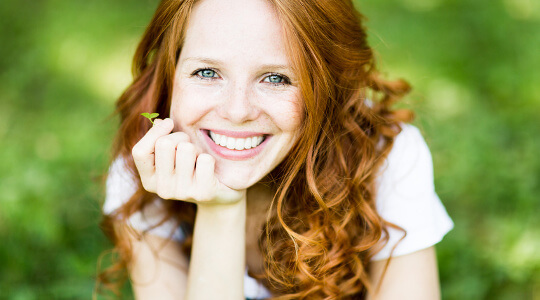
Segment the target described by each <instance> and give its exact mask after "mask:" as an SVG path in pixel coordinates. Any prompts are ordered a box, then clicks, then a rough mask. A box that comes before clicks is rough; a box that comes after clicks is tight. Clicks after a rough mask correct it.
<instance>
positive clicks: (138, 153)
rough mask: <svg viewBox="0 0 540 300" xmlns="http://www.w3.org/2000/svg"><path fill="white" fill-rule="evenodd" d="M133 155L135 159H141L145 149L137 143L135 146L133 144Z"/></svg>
mask: <svg viewBox="0 0 540 300" xmlns="http://www.w3.org/2000/svg"><path fill="white" fill-rule="evenodd" d="M131 155H132V156H133V158H135V159H140V158H142V157H144V153H143V151H142V149H141V146H140V145H139V144H136V145H135V146H133V148H132V149H131Z"/></svg>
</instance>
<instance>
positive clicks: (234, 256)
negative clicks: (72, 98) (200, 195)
mask: <svg viewBox="0 0 540 300" xmlns="http://www.w3.org/2000/svg"><path fill="white" fill-rule="evenodd" d="M245 224H246V198H245V196H244V197H243V199H242V200H240V201H239V202H236V203H233V204H226V205H199V206H198V208H197V217H196V220H195V228H194V232H193V236H194V238H193V246H192V250H191V261H190V266H189V279H188V287H187V291H186V298H185V299H187V300H196V299H243V297H244V295H243V294H244V289H243V287H244V272H245V231H246V229H245V226H246V225H245Z"/></svg>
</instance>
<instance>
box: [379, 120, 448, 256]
mask: <svg viewBox="0 0 540 300" xmlns="http://www.w3.org/2000/svg"><path fill="white" fill-rule="evenodd" d="M380 172H381V173H380V176H379V177H378V182H377V185H378V186H377V187H378V189H377V198H376V206H377V211H378V213H379V215H380V216H381V217H382V218H383V219H384V220H386V221H388V222H390V223H393V224H395V225H397V226H399V227H401V228H403V229H404V230H405V231H406V236H405V237H404V238H403V236H404V233H403V232H402V231H400V230H397V229H394V228H391V227H388V228H387V229H388V235H389V240H388V243H387V244H386V245H385V246H384V247H383V248H382V249H381V250H380V251H379V252H377V253H376V254H375V256H374V257H373V258H372V260H382V259H387V258H389V257H390V255H392V256H400V255H405V254H409V253H412V252H415V251H418V250H422V249H425V248H428V247H431V246H433V245H435V244H436V243H438V242H439V241H441V240H442V238H443V237H444V235H445V234H446V233H448V232H449V231H450V230H451V229H452V228H453V226H454V223H453V222H452V220H451V219H450V217H449V216H448V214H447V212H446V210H445V208H444V206H443V205H442V203H441V200H440V199H439V197H438V196H437V194H436V193H435V187H434V183H433V163H432V159H431V154H430V152H429V149H428V147H427V145H426V142H425V141H424V138H423V137H422V135H421V134H420V131H419V130H418V129H417V128H416V127H414V126H412V125H409V124H404V125H403V130H402V131H401V133H400V134H399V135H398V136H397V137H396V140H395V142H394V146H393V148H392V150H391V151H390V153H389V155H388V157H387V159H386V161H385V163H384V164H383V166H382V167H381V170H380ZM401 238H403V239H402V240H401ZM400 240H401V241H400ZM396 244H397V246H396ZM394 246H395V249H394ZM392 249H394V251H393V252H392Z"/></svg>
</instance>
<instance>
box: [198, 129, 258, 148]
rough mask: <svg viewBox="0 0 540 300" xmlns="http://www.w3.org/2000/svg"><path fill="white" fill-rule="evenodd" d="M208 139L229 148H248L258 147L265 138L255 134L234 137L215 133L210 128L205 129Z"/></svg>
mask: <svg viewBox="0 0 540 300" xmlns="http://www.w3.org/2000/svg"><path fill="white" fill-rule="evenodd" d="M207 134H208V136H209V137H210V139H211V140H212V141H213V142H214V143H215V144H216V145H218V146H221V147H224V148H227V149H231V150H248V149H253V148H256V147H258V146H259V145H260V144H261V143H262V142H263V141H264V140H265V139H266V136H265V135H257V136H252V137H248V138H234V137H230V136H226V135H222V134H217V133H215V132H213V131H211V130H208V131H207Z"/></svg>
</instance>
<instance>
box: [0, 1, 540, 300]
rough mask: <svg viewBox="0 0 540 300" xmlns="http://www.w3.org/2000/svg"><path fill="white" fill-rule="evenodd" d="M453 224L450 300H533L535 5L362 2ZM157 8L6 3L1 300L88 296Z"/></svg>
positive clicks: (145, 4) (442, 253) (537, 152)
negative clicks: (129, 91)
mask: <svg viewBox="0 0 540 300" xmlns="http://www.w3.org/2000/svg"><path fill="white" fill-rule="evenodd" d="M356 3H357V4H358V6H359V7H360V9H361V10H362V11H363V13H364V14H365V15H366V16H367V17H368V19H369V20H368V22H367V26H368V27H369V32H370V34H371V37H370V39H371V44H372V46H373V47H374V48H375V49H376V51H377V53H378V55H377V57H378V62H379V66H380V68H381V69H382V71H383V72H384V73H385V74H386V75H387V76H388V77H389V78H405V79H407V80H408V81H409V82H410V83H411V84H412V85H413V86H414V92H413V93H412V94H411V96H410V97H408V98H407V99H406V101H405V103H406V106H407V107H410V108H413V109H414V110H415V111H416V112H417V115H418V118H417V120H416V121H415V123H416V124H417V125H418V126H419V127H420V128H421V129H422V131H423V132H424V134H425V137H426V140H427V141H428V144H429V145H430V147H431V150H432V153H433V159H434V165H435V174H436V186H437V191H438V193H439V195H440V197H441V199H442V200H443V202H444V204H445V205H446V207H447V209H448V211H449V213H450V215H451V216H452V217H453V219H454V221H455V223H456V227H455V229H454V230H453V231H452V232H451V233H449V234H448V235H447V237H446V238H445V239H444V240H443V242H441V243H440V244H439V245H438V246H437V248H438V255H439V265H440V273H441V284H442V291H443V298H444V299H460V300H461V299H535V300H537V299H540V275H539V272H540V226H539V225H540V224H539V223H540V222H539V220H540V218H539V217H538V216H539V207H540V205H539V197H540V196H539V195H540V182H539V181H540V138H539V133H540V121H539V118H538V116H539V115H540V71H539V68H540V1H537V0H491V1H489V0H474V1H469V0H386V1H377V0H357V1H356ZM156 5H157V1H150V0H141V1H105V0H92V1H80V0H70V1H68V0H42V1H28V0H20V1H0V138H1V142H0V145H1V146H0V154H1V158H0V174H2V175H0V176H1V177H0V178H1V179H0V299H89V298H90V297H91V294H92V289H93V286H94V279H95V275H96V261H97V258H98V256H99V255H100V253H101V252H102V251H104V250H105V249H108V248H109V247H110V243H109V242H108V241H107V240H106V239H105V237H104V236H103V234H102V233H101V232H100V230H99V229H98V222H99V219H100V208H99V207H100V202H101V201H102V199H103V193H104V191H103V178H102V175H103V173H104V172H105V171H106V169H107V164H108V161H109V155H110V154H109V149H110V145H111V139H112V136H113V134H114V131H115V127H116V123H117V120H116V119H115V118H112V119H110V118H108V116H109V115H110V114H111V112H112V111H113V107H114V101H115V99H116V98H117V97H118V96H119V95H120V93H121V92H122V90H123V89H124V88H125V87H126V85H127V84H128V83H129V81H130V61H131V57H132V55H133V53H134V49H135V46H136V43H137V41H138V39H139V37H140V35H141V34H142V32H143V30H144V28H145V26H146V25H147V23H148V21H149V20H150V18H151V15H152V14H153V10H154V9H155V7H156Z"/></svg>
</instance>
